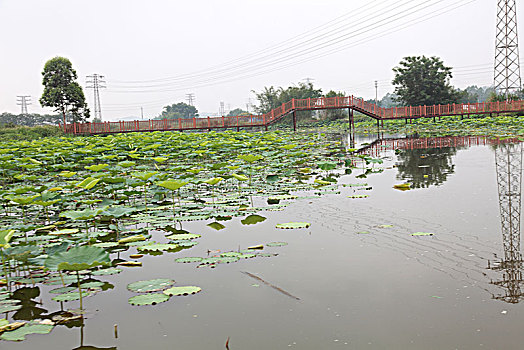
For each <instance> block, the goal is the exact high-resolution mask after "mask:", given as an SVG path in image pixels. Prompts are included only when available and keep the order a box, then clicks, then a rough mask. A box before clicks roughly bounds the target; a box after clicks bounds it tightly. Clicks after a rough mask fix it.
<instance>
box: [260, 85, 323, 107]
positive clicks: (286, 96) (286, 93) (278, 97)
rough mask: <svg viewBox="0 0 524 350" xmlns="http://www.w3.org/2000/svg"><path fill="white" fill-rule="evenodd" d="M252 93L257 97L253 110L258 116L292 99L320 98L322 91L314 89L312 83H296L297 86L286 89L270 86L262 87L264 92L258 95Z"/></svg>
mask: <svg viewBox="0 0 524 350" xmlns="http://www.w3.org/2000/svg"><path fill="white" fill-rule="evenodd" d="M253 92H254V93H255V95H256V96H257V100H258V103H259V106H258V107H255V110H256V111H257V113H260V114H264V113H267V112H269V111H271V110H272V109H273V108H276V107H278V106H280V105H281V104H282V103H286V102H288V101H291V99H293V98H296V99H305V98H317V97H320V96H322V90H321V89H315V88H314V86H313V84H312V83H298V85H293V86H290V87H288V88H286V89H284V88H281V87H280V88H275V87H273V86H270V87H264V90H263V91H262V92H260V93H257V92H255V91H253Z"/></svg>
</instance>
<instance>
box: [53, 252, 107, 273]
mask: <svg viewBox="0 0 524 350" xmlns="http://www.w3.org/2000/svg"><path fill="white" fill-rule="evenodd" d="M110 262H111V260H110V259H109V254H108V253H107V252H106V251H105V250H104V249H102V248H99V247H93V246H82V247H75V248H71V249H69V250H68V251H65V252H60V253H57V254H55V255H52V256H50V257H48V258H47V259H46V260H45V267H46V268H48V269H50V270H65V271H80V270H88V269H91V268H93V267H96V266H100V265H109V264H110Z"/></svg>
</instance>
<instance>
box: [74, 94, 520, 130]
mask: <svg viewBox="0 0 524 350" xmlns="http://www.w3.org/2000/svg"><path fill="white" fill-rule="evenodd" d="M340 108H348V109H354V110H356V111H359V112H361V113H364V114H366V115H368V116H370V117H372V118H375V119H377V120H386V119H416V118H430V117H441V116H451V115H469V114H489V113H509V112H524V101H522V100H521V101H507V102H483V103H471V104H449V105H433V106H414V107H413V106H410V107H390V108H383V107H378V106H376V105H375V104H374V103H369V102H366V101H364V99H362V98H358V97H354V96H349V97H321V98H308V99H293V100H291V101H289V102H287V103H283V104H282V105H280V106H278V107H276V108H274V109H272V110H271V111H270V112H268V113H266V114H263V115H250V116H234V117H212V118H211V117H207V118H191V119H162V120H156V119H152V120H135V121H118V122H102V123H73V124H66V125H65V128H64V131H65V132H66V133H68V134H111V133H121V132H136V131H168V130H205V129H209V130H210V129H220V128H244V127H267V126H268V125H270V124H272V123H274V122H276V121H278V120H279V119H281V118H283V117H284V116H286V115H287V114H289V113H291V112H295V111H311V110H320V109H340Z"/></svg>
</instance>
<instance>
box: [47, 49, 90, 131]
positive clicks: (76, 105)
mask: <svg viewBox="0 0 524 350" xmlns="http://www.w3.org/2000/svg"><path fill="white" fill-rule="evenodd" d="M42 76H43V81H42V83H43V84H44V92H43V93H42V97H40V104H41V105H42V107H53V108H54V109H55V111H56V112H59V113H60V114H62V117H63V119H64V125H65V124H66V114H70V115H71V116H72V117H73V120H72V121H73V122H84V121H86V120H87V119H88V118H89V109H88V108H87V103H86V101H85V100H86V99H85V96H84V91H83V90H82V87H81V86H80V85H79V84H78V83H77V82H76V81H75V80H76V79H77V78H78V77H77V75H76V71H75V70H74V69H73V65H72V64H71V61H69V60H68V59H67V58H64V57H55V58H52V59H50V60H49V61H47V62H46V64H45V66H44V71H43V72H42Z"/></svg>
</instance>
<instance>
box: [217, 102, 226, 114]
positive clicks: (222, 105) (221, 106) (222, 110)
mask: <svg viewBox="0 0 524 350" xmlns="http://www.w3.org/2000/svg"><path fill="white" fill-rule="evenodd" d="M218 113H219V114H220V115H221V116H222V117H223V116H224V115H225V114H226V108H225V105H224V102H220V111H219V112H218Z"/></svg>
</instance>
